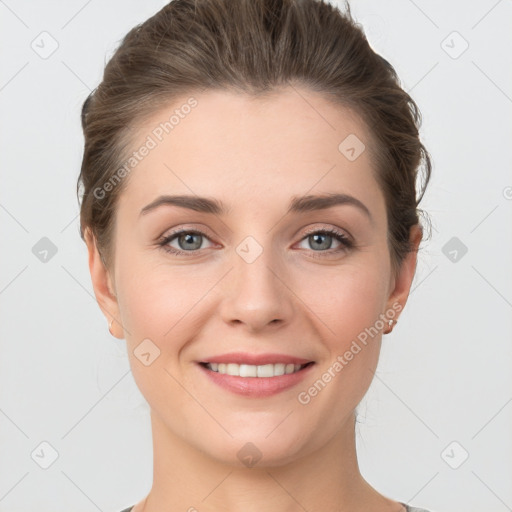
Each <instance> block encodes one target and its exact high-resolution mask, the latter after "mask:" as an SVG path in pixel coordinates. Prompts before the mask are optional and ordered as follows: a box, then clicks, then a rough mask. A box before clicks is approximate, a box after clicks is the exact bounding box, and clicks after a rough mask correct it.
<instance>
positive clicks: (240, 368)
mask: <svg viewBox="0 0 512 512" xmlns="http://www.w3.org/2000/svg"><path fill="white" fill-rule="evenodd" d="M206 366H207V368H209V369H210V370H213V371H214V372H218V373H223V374H226V375H235V376H238V377H277V376H278V375H285V374H290V373H294V372H297V371H299V370H300V369H301V368H302V366H303V365H300V364H293V363H290V364H284V363H277V364H263V365H261V366H254V365H252V364H236V363H207V365H206Z"/></svg>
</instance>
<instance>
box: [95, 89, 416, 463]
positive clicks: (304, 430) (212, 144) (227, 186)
mask: <svg viewBox="0 0 512 512" xmlns="http://www.w3.org/2000/svg"><path fill="white" fill-rule="evenodd" d="M297 91H300V94H298V92H297ZM194 98H195V99H196V100H197V105H196V106H195V107H194V108H191V109H183V110H182V112H184V111H187V112H189V113H188V114H187V115H183V116H182V117H181V116H180V119H179V122H178V123H177V124H176V125H175V126H174V127H173V128H172V131H170V130H169V133H166V132H165V131H163V133H162V129H161V125H160V123H162V122H165V121H166V120H169V118H170V116H171V115H172V114H173V111H174V110H175V109H176V108H180V105H183V104H185V103H186V100H187V98H184V99H183V102H182V103H179V102H178V103H175V104H173V105H172V106H170V107H169V108H168V109H164V110H162V111H159V112H158V113H156V114H155V115H153V116H152V117H151V118H150V119H149V120H148V119H147V120H146V121H145V122H144V124H143V125H141V126H139V127H138V129H137V131H136V134H135V138H134V141H135V142H134V150H137V149H138V148H140V147H141V146H142V145H143V144H144V143H145V142H147V141H148V136H150V138H151V139H152V140H153V141H154V142H156V144H155V145H154V147H152V148H151V149H150V151H148V152H147V154H146V156H144V157H143V158H142V159H141V160H140V162H138V163H137V165H136V167H134V168H133V170H132V171H131V174H130V175H129V177H128V182H127V187H126V189H125V190H123V192H122V194H121V195H120V197H119V202H118V210H117V216H116V224H115V242H114V243H115V258H114V266H113V268H112V269H110V271H111V272H110V274H108V273H106V272H105V269H104V268H103V267H102V265H101V264H100V260H99V258H98V255H97V251H96V249H95V248H94V244H91V243H90V244H89V249H90V266H91V274H92V277H93V284H94V287H95V291H96V295H97V297H98V301H99V303H100V306H101V307H102V309H103V311H104V312H105V314H106V316H107V318H108V320H110V319H111V318H112V316H114V317H115V318H116V319H117V321H116V322H115V323H114V330H115V332H116V335H117V336H118V337H120V338H123V337H124V338H126V342H127V348H128V353H129V357H130V364H131V368H132V372H133V375H134V378H135V381H136V383H137V385H138V386H139V388H140V390H141V392H142V394H143V395H144V396H145V398H146V400H147V401H148V403H149V405H150V407H151V410H152V414H153V415H154V417H158V419H159V421H160V422H161V424H162V425H164V426H165V428H166V431H167V434H168V436H170V438H172V439H174V440H177V442H180V443H184V444H186V445H189V446H193V447H194V448H196V449H198V450H200V451H201V452H203V453H205V454H207V455H209V456H210V457H212V458H213V459H216V460H219V461H224V462H228V463H230V464H238V465H240V464H241V463H242V462H241V454H242V455H243V451H242V452H241V454H240V453H239V450H240V449H241V448H242V447H244V445H245V444H246V443H248V442H251V443H252V444H253V445H254V446H255V447H257V450H259V452H261V454H262V456H263V458H264V459H263V460H262V462H265V463H266V464H268V465H269V466H272V465H277V464H284V463H287V462H289V461H292V460H294V459H296V458H298V457H301V456H304V455H307V454H310V453H312V452H314V451H315V450H318V449H320V448H321V447H322V446H325V445H327V444H328V443H329V442H331V441H332V440H334V439H336V438H337V437H339V436H342V435H345V434H346V432H347V429H348V428H350V425H351V423H350V420H351V419H352V418H353V414H354V410H355V408H356V406H357V404H358V403H359V402H360V400H361V399H362V397H363V396H364V394H365V393H366V391H367V389H368V387H369V385H370V382H371V380H372V376H373V372H374V370H375V367H376V365H377V361H378V356H379V350H380V342H381V334H382V330H383V329H384V328H385V326H386V325H387V321H386V320H387V319H389V318H395V319H396V318H397V317H398V311H399V310H400V309H401V308H402V307H403V306H404V305H405V302H406V299H407V294H408V292H409V288H410V284H411V281H412V278H413V274H414V267H415V255H413V254H412V255H410V256H409V257H408V258H407V259H406V260H405V261H404V263H403V264H402V267H401V271H400V273H399V274H398V275H397V276H395V275H392V272H391V261H390V252H389V247H388V242H387V216H386V207H385V201H384V196H383V194H382V191H381V190H380V188H379V186H378V184H377V182H376V180H375V175H374V170H373V168H372V162H371V160H370V155H369V148H370V145H371V141H370V138H369V134H368V132H367V130H366V128H365V126H364V125H363V124H362V123H361V122H360V120H359V119H358V118H357V116H355V115H354V114H351V113H350V112H349V111H348V110H346V109H344V108H341V107H339V106H338V107H334V106H333V105H331V104H329V103H328V102H327V100H325V99H324V98H323V97H322V96H320V95H318V94H316V93H312V92H308V91H307V90H306V89H300V90H299V89H298V90H295V89H291V88H290V89H283V90H282V91H280V92H279V93H276V94H274V95H273V96H269V97H267V98H265V99H261V98H260V99H251V98H249V97H248V96H246V95H234V94H232V93H228V92H212V91H209V92H205V93H201V94H196V95H194ZM159 126H160V130H158V129H157V127H159ZM156 134H159V136H157V135H156ZM354 135H355V136H356V137H357V138H358V139H359V141H361V142H362V143H363V144H364V145H365V146H366V150H364V151H362V153H361V154H360V155H359V156H358V157H357V158H355V159H354V158H353V156H354V155H353V153H352V152H350V150H348V152H347V148H346V147H345V146H343V145H342V150H340V149H339V146H340V144H341V143H342V142H343V141H344V140H345V139H346V138H347V137H349V136H351V137H352V139H348V140H349V141H350V140H352V141H354V140H356V139H354V138H353V137H354ZM159 139H161V140H159ZM358 144H359V143H358ZM150 145H151V146H153V144H150ZM361 148H362V146H360V145H359V146H357V147H356V153H357V152H359V151H360V149H361ZM347 155H348V156H350V157H351V158H348V157H347ZM336 194H338V195H339V196H338V197H337V201H334V200H333V201H331V202H328V201H325V197H327V196H328V195H331V197H334V196H335V195H336ZM165 196H173V197H175V196H187V197H188V199H186V200H184V199H183V198H182V199H181V200H177V199H176V198H174V199H169V197H167V198H165ZM318 197H320V198H324V201H323V202H322V201H321V200H319V199H318ZM200 198H206V199H207V200H208V201H212V202H213V203H210V202H208V201H205V200H201V199H200ZM314 198H317V199H316V201H315V200H314ZM187 206H188V207H187ZM180 233H181V234H180ZM415 240H417V242H418V243H419V239H418V237H416V238H415ZM109 288H110V290H111V291H112V292H115V295H114V293H112V294H111V293H109V291H108V289H109ZM208 362H209V363H212V362H213V365H210V366H206V365H205V364H204V363H208ZM224 363H225V364H226V366H225V367H224V366H223V364H224ZM228 363H229V366H228ZM237 363H238V364H241V365H242V366H240V367H239V366H238V365H237ZM272 363H277V364H276V365H275V366H274V365H272ZM304 364H307V365H306V366H303V365H304ZM269 365H272V366H269ZM299 365H300V366H299ZM297 368H300V369H298V370H297ZM215 370H217V371H215ZM219 370H220V371H219ZM296 370H297V371H296ZM226 371H227V372H228V373H231V374H232V375H227V374H225V373H223V372H226ZM240 371H241V372H242V375H254V374H256V375H261V376H260V377H258V376H246V377H244V376H239V372H240ZM287 371H288V372H290V371H293V372H294V373H286V372H287ZM258 372H259V373H258ZM266 372H272V373H266ZM283 372H284V375H279V374H281V373H283ZM352 428H353V426H352ZM243 449H245V450H249V451H250V450H255V451H256V449H255V448H254V447H251V448H248V447H247V446H246V447H245V448H243Z"/></svg>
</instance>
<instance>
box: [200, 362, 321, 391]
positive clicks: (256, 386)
mask: <svg viewBox="0 0 512 512" xmlns="http://www.w3.org/2000/svg"><path fill="white" fill-rule="evenodd" d="M198 366H199V368H200V369H201V370H202V371H203V373H204V374H205V375H206V376H207V377H208V378H209V379H211V381H212V382H214V383H215V384H217V385H218V386H220V387H222V388H224V389H226V390H228V391H231V392H232V393H235V394H237V395H243V396H248V397H254V398H260V397H266V396H272V395H276V394H277V393H280V392H281V391H285V390H287V389H290V388H292V387H293V386H296V385H297V384H298V383H299V382H301V381H302V380H303V379H304V378H305V377H306V376H308V375H309V374H310V371H311V369H312V368H313V367H314V366H315V364H314V363H313V364H310V365H309V366H307V367H305V368H303V369H302V370H299V371H298V372H295V373H290V374H287V375H279V376H278V377H238V376H236V375H226V374H223V373H219V372H214V371H213V370H209V369H208V368H206V367H204V366H203V365H201V364H198Z"/></svg>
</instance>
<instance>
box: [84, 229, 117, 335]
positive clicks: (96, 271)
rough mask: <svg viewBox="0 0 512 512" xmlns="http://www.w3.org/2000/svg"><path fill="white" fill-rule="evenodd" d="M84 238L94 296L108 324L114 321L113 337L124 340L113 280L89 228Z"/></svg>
mask: <svg viewBox="0 0 512 512" xmlns="http://www.w3.org/2000/svg"><path fill="white" fill-rule="evenodd" d="M84 238H85V243H86V244H87V251H88V253H89V271H90V273H91V280H92V286H93V288H94V295H95V296H96V300H97V301H98V305H99V306H100V309H101V311H102V312H103V314H104V315H105V317H106V319H107V323H108V324H110V322H111V321H112V330H111V334H112V336H115V337H116V338H118V339H123V336H122V335H121V334H119V333H122V332H123V329H122V326H121V317H120V314H119V305H118V302H117V297H116V294H115V288H114V286H113V283H112V278H111V276H110V273H109V271H108V270H107V268H106V267H105V264H104V263H103V260H102V259H101V256H100V253H99V251H98V247H97V245H96V239H95V238H94V235H93V234H92V232H91V230H90V229H89V228H87V229H86V231H85V233H84Z"/></svg>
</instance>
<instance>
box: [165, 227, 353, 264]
mask: <svg viewBox="0 0 512 512" xmlns="http://www.w3.org/2000/svg"><path fill="white" fill-rule="evenodd" d="M183 234H193V235H200V236H203V237H205V238H208V235H206V233H203V232H202V231H197V230H195V229H182V230H179V231H175V232H174V233H171V234H170V235H167V236H166V237H164V238H162V239H161V240H160V241H159V242H158V245H159V246H160V247H161V248H162V249H163V250H164V251H165V252H167V253H170V254H173V255H175V256H191V255H194V254H195V253H197V251H199V250H200V249H195V250H192V251H182V250H180V249H175V248H174V247H170V246H169V245H168V244H169V243H170V242H172V241H173V240H174V239H175V238H177V237H179V236H180V235H183ZM317 234H321V235H330V236H332V237H333V238H335V239H336V240H337V241H338V242H340V244H341V247H339V248H338V249H335V250H333V251H331V250H326V251H314V250H311V251H312V252H313V253H315V252H317V253H318V252H319V253H321V255H318V254H315V255H312V256H313V258H324V257H326V256H327V255H332V254H337V253H339V252H342V251H346V250H348V249H352V248H354V247H355V244H354V242H352V241H351V240H350V239H349V238H348V237H347V236H346V235H345V234H344V233H342V232H341V231H338V230H337V229H335V228H322V229H313V230H311V231H308V232H306V233H305V236H304V237H303V238H301V241H302V240H304V239H306V238H308V237H310V236H312V235H317Z"/></svg>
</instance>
